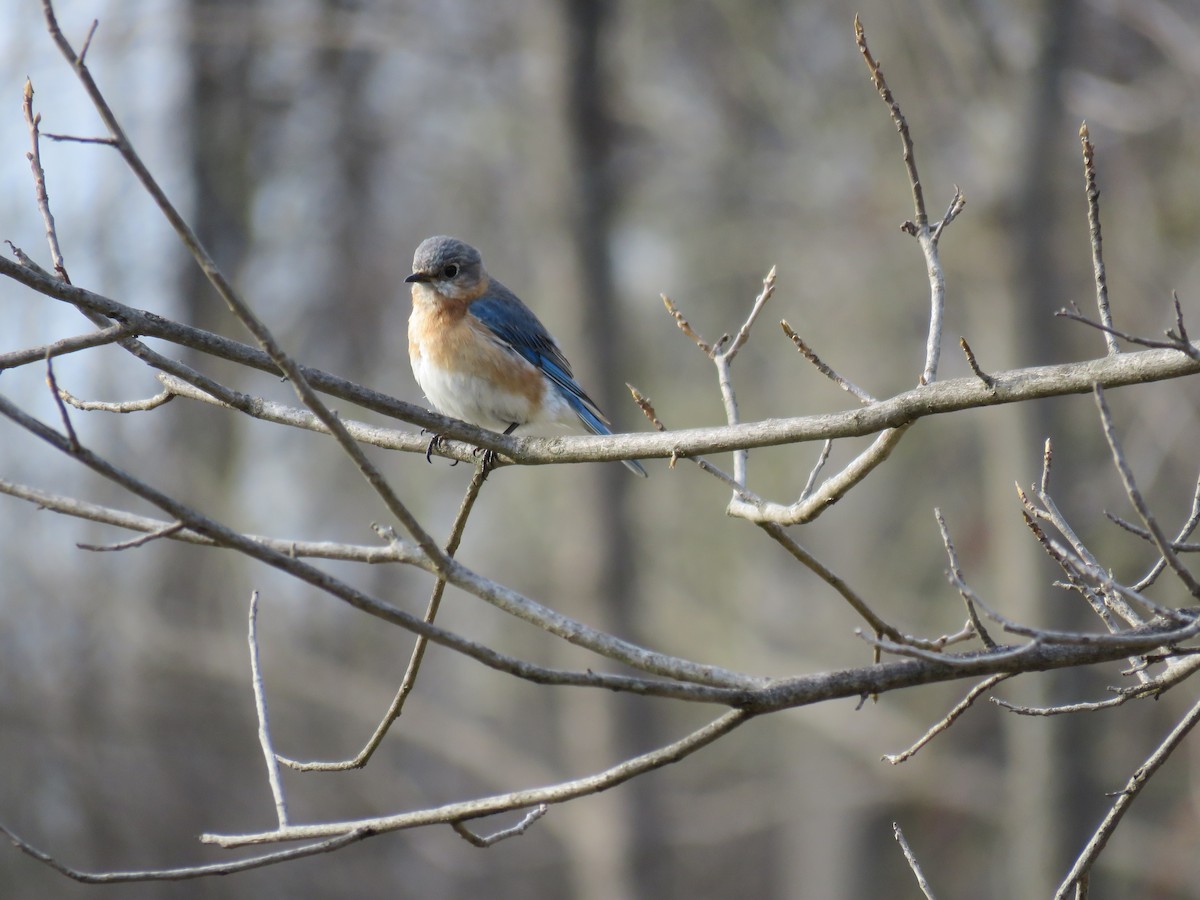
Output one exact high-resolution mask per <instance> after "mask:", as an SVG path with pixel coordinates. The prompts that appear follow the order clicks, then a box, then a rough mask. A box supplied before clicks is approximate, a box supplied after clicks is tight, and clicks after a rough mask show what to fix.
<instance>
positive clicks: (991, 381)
mask: <svg viewBox="0 0 1200 900" xmlns="http://www.w3.org/2000/svg"><path fill="white" fill-rule="evenodd" d="M958 345H959V346H960V347H962V352H963V355H964V356H965V357H966V358H967V365H968V366H970V367H971V371H972V372H974V373H975V377H976V378H978V379H979V380H980V381H982V382H983V383H984V384H985V385H987V386H988V389H989V390H993V389H995V387H996V379H995V378H993V377H992V376H991V375H989V374H987V373H986V372H985V371H983V369H981V368H980V367H979V360H977V359H976V358H975V351H974V350H972V349H971V345H970V344H968V343H967V339H966V338H965V337H960V338H959V339H958Z"/></svg>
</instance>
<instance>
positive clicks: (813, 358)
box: [779, 319, 876, 406]
mask: <svg viewBox="0 0 1200 900" xmlns="http://www.w3.org/2000/svg"><path fill="white" fill-rule="evenodd" d="M779 326H780V327H781V328H782V329H783V333H784V334H786V335H787V336H788V338H789V339H791V342H792V343H793V344H795V345H796V349H797V350H799V351H800V352H801V353H802V354H803V355H804V358H805V359H807V360H808V361H809V362H810V363H812V364H813V365H814V366H816V369H817V371H818V372H820V373H821V374H822V375H824V376H825V377H826V378H828V379H829V380H830V381H832V382H833V383H834V384H836V385H837V386H838V387H840V388H841V389H842V390H843V391H846V392H847V393H849V394H853V395H854V396H855V397H856V398H857V399H858V401H859V402H860V403H862V404H863V405H864V406H866V405H869V404H871V403H875V402H876V400H875V398H874V397H872V396H871V395H870V394H869V393H867V392H866V391H864V390H863V389H862V388H860V387H859V386H858V385H856V384H855V383H854V382H852V381H850V380H849V379H847V378H843V377H842V376H841V375H839V374H838V373H837V372H835V371H834V370H833V369H832V368H831V367H830V366H828V365H826V363H825V362H824V361H823V360H822V359H821V358H820V357H819V356H817V354H816V352H815V351H814V350H813V349H812V347H810V346H808V343H807V342H806V341H805V340H804V338H802V337H800V335H798V334H797V333H796V332H795V330H794V329H793V328H792V326H791V325H789V324H788V321H787V319H781V320H780V322H779Z"/></svg>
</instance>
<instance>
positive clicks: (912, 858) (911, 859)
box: [892, 822, 935, 900]
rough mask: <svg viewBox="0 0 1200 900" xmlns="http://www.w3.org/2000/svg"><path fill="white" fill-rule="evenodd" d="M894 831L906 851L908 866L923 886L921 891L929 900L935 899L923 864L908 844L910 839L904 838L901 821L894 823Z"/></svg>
mask: <svg viewBox="0 0 1200 900" xmlns="http://www.w3.org/2000/svg"><path fill="white" fill-rule="evenodd" d="M892 832H893V833H894V834H895V835H896V843H898V844H899V845H900V849H901V850H902V851H903V852H904V858H905V859H906V860H908V867H909V868H910V869H912V873H913V875H914V876H916V879H917V886H918V887H920V888H921V893H922V894H924V895H925V896H926V898H927V900H935V898H934V896H933V891H932V890H931V889H930V887H929V882H928V881H926V880H925V874H924V873H923V872H922V871H921V866H920V864H919V863H918V862H917V857H916V854H914V853H913V852H912V847H910V846H908V841H906V840H905V839H904V832H903V831H901V830H900V823H899V822H893V823H892Z"/></svg>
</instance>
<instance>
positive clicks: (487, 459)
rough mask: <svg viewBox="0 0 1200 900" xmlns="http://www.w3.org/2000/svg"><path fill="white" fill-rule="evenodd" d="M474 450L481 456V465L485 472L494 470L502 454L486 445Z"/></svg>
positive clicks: (477, 455) (476, 454)
mask: <svg viewBox="0 0 1200 900" xmlns="http://www.w3.org/2000/svg"><path fill="white" fill-rule="evenodd" d="M472 452H473V453H474V454H475V456H476V457H478V458H479V465H480V467H481V468H482V469H483V471H485V472H490V471H492V469H494V468H496V463H497V462H499V461H500V454H499V453H497V452H496V451H495V450H489V449H487V448H486V447H476V448H475V449H474V451H472Z"/></svg>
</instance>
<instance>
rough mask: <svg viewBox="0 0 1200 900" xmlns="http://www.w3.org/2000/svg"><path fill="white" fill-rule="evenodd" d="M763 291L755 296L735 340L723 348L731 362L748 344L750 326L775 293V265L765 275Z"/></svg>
mask: <svg viewBox="0 0 1200 900" xmlns="http://www.w3.org/2000/svg"><path fill="white" fill-rule="evenodd" d="M762 284H763V286H762V291H760V292H759V294H758V296H757V297H755V298H754V305H753V306H752V307H751V308H750V315H748V316H746V321H745V322H743V323H742V327H741V328H739V329H738V333H737V334H736V335H734V338H733V342H732V343H731V344H730V345H729V346H728V347H726V348H725V349H724V350H722V355H723V356H724V357H725V358H726V359H728V360H729V361H730V362H732V361H733V358H734V357H735V356H737V354H738V351H739V350H741V349H742V347H744V346H745V345H746V341H748V340H750V328H751V327H752V326H753V325H754V322H755V320H757V319H758V315H759V313H761V312H762V310H763V307H764V306H766V305H767V301H768V300H770V299H771V297H772V296H773V295H774V294H775V267H774V266H771V270H770V271H769V272H767V274H766V275H765V276H764V277H763V283H762Z"/></svg>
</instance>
